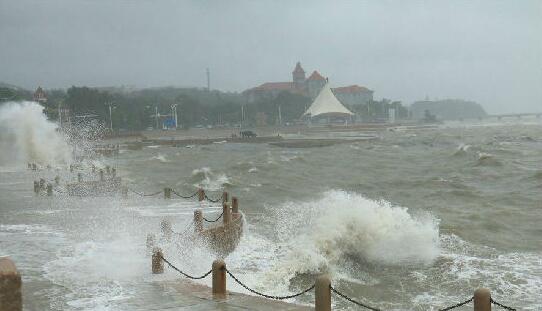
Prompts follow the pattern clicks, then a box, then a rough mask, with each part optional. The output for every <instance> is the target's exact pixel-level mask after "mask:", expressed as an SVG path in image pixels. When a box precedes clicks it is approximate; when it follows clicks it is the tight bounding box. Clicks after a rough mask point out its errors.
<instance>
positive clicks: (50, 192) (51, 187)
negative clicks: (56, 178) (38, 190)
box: [47, 183, 53, 197]
mask: <svg viewBox="0 0 542 311" xmlns="http://www.w3.org/2000/svg"><path fill="white" fill-rule="evenodd" d="M47 196H48V197H50V196H53V185H51V184H50V183H49V184H47Z"/></svg>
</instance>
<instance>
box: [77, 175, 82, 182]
mask: <svg viewBox="0 0 542 311" xmlns="http://www.w3.org/2000/svg"><path fill="white" fill-rule="evenodd" d="M82 181H83V174H81V173H77V182H82Z"/></svg>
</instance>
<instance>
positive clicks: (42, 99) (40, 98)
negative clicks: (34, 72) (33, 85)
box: [32, 86, 47, 104]
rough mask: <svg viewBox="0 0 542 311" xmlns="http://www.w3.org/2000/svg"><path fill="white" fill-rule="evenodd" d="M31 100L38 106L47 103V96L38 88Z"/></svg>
mask: <svg viewBox="0 0 542 311" xmlns="http://www.w3.org/2000/svg"><path fill="white" fill-rule="evenodd" d="M32 100H34V101H35V102H38V103H40V104H44V103H46V102H47V94H45V91H44V90H43V89H42V88H41V86H38V89H37V90H36V91H35V92H34V95H33V96H32Z"/></svg>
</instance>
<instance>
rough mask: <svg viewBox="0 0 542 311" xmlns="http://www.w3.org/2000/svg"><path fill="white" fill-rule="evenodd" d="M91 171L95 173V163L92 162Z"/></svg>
mask: <svg viewBox="0 0 542 311" xmlns="http://www.w3.org/2000/svg"><path fill="white" fill-rule="evenodd" d="M92 172H93V173H96V165H94V164H92Z"/></svg>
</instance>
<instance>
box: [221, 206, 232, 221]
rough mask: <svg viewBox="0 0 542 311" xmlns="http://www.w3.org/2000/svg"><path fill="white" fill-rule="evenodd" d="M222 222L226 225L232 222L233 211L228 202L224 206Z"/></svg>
mask: <svg viewBox="0 0 542 311" xmlns="http://www.w3.org/2000/svg"><path fill="white" fill-rule="evenodd" d="M222 220H223V221H224V225H228V224H229V223H230V222H231V209H230V205H229V204H228V203H226V202H225V203H223V204H222Z"/></svg>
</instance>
